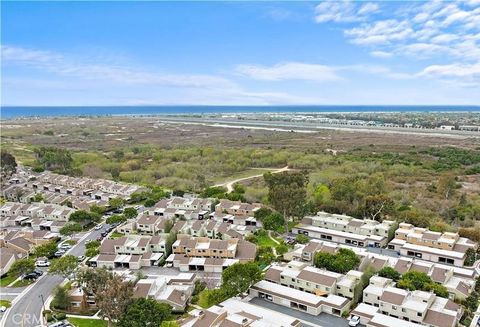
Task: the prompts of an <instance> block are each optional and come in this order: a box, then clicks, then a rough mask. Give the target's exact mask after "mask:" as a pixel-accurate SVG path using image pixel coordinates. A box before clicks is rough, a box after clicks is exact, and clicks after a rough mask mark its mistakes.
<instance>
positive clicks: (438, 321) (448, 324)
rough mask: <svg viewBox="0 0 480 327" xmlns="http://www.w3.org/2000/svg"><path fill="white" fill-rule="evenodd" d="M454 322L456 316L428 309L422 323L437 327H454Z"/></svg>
mask: <svg viewBox="0 0 480 327" xmlns="http://www.w3.org/2000/svg"><path fill="white" fill-rule="evenodd" d="M455 320H456V316H452V315H449V314H446V313H443V312H439V311H434V310H430V309H428V310H427V314H426V315H425V319H423V323H424V324H428V325H432V326H437V327H452V326H455Z"/></svg>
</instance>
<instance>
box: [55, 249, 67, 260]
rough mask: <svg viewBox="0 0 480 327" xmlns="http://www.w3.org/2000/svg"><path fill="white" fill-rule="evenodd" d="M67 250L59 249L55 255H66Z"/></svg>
mask: <svg viewBox="0 0 480 327" xmlns="http://www.w3.org/2000/svg"><path fill="white" fill-rule="evenodd" d="M66 252H67V251H65V250H58V251H57V252H55V253H54V254H53V255H54V256H55V257H57V258H59V257H61V256H62V255H64V254H65V253H66Z"/></svg>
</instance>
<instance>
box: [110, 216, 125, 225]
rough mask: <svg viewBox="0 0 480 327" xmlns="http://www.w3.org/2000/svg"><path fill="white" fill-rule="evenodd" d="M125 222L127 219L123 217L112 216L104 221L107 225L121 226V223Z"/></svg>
mask: <svg viewBox="0 0 480 327" xmlns="http://www.w3.org/2000/svg"><path fill="white" fill-rule="evenodd" d="M125 221H127V217H125V215H113V216H110V217H108V218H107V220H106V221H105V222H106V223H107V224H116V223H118V224H121V223H123V222H125Z"/></svg>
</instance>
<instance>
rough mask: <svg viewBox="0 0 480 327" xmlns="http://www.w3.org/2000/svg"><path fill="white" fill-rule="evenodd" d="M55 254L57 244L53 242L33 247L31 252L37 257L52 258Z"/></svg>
mask: <svg viewBox="0 0 480 327" xmlns="http://www.w3.org/2000/svg"><path fill="white" fill-rule="evenodd" d="M55 252H57V244H56V243H55V242H54V241H51V242H48V243H45V244H41V245H38V246H37V247H35V249H34V250H33V253H34V254H35V256H37V257H47V258H50V257H52V256H53V255H54V254H55Z"/></svg>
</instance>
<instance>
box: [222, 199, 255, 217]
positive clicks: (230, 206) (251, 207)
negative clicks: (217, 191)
mask: <svg viewBox="0 0 480 327" xmlns="http://www.w3.org/2000/svg"><path fill="white" fill-rule="evenodd" d="M262 207H263V205H262V204H260V203H252V204H250V203H244V202H240V201H231V200H227V199H221V200H220V203H218V204H217V205H216V206H215V213H216V214H229V215H234V216H247V217H253V216H254V215H255V212H256V211H257V210H259V209H260V208H262Z"/></svg>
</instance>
